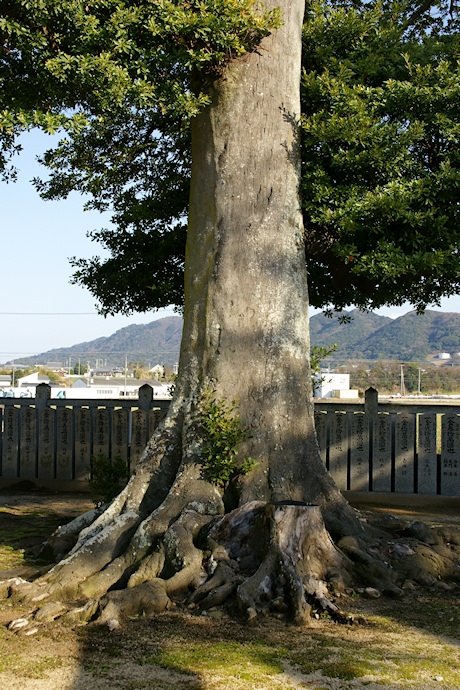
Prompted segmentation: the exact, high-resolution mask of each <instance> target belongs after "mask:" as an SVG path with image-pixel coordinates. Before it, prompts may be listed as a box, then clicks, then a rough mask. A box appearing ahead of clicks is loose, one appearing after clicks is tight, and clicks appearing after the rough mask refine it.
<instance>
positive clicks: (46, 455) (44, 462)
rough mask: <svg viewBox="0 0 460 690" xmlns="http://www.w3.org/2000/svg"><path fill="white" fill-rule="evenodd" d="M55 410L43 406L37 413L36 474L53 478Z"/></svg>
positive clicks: (44, 477) (42, 477)
mask: <svg viewBox="0 0 460 690" xmlns="http://www.w3.org/2000/svg"><path fill="white" fill-rule="evenodd" d="M55 414H56V410H53V409H50V408H49V407H45V408H44V409H43V410H40V411H39V413H38V476H39V478H40V479H54V478H55V477H54V424H55Z"/></svg>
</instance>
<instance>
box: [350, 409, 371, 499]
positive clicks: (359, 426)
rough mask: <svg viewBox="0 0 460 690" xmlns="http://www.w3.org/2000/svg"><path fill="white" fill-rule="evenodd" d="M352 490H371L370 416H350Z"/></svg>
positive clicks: (360, 414) (358, 414)
mask: <svg viewBox="0 0 460 690" xmlns="http://www.w3.org/2000/svg"><path fill="white" fill-rule="evenodd" d="M350 434H351V437H350V490H351V491H368V490H369V416H368V415H367V414H362V413H361V412H359V413H357V414H352V415H351V418H350Z"/></svg>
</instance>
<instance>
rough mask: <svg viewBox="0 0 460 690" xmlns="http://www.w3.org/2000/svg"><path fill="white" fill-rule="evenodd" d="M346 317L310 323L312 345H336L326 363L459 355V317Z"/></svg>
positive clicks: (318, 317)
mask: <svg viewBox="0 0 460 690" xmlns="http://www.w3.org/2000/svg"><path fill="white" fill-rule="evenodd" d="M349 315H350V316H351V317H352V318H353V320H352V321H351V322H350V323H348V324H347V323H345V324H341V323H340V322H339V317H338V316H337V315H334V316H333V317H332V318H331V319H329V318H327V317H325V316H324V315H323V314H318V315H316V316H313V317H312V319H311V320H310V329H311V341H312V345H320V346H324V347H327V346H330V345H332V344H334V343H337V345H338V346H339V347H338V348H337V350H336V352H334V354H333V355H332V357H331V358H330V359H329V360H328V361H334V362H338V361H340V362H344V361H347V360H350V359H366V360H378V359H396V360H401V361H405V362H408V361H423V360H426V359H427V357H428V356H429V355H434V354H437V353H439V352H449V353H450V354H454V353H457V352H460V314H456V313H447V312H439V311H426V312H425V314H417V313H416V312H415V311H411V312H409V313H408V314H404V316H400V317H399V318H397V319H389V318H386V317H382V316H378V315H377V314H371V313H370V314H365V313H364V314H363V313H361V312H359V311H358V310H354V311H352V312H351V313H350V314H349ZM327 322H329V324H328V323H327Z"/></svg>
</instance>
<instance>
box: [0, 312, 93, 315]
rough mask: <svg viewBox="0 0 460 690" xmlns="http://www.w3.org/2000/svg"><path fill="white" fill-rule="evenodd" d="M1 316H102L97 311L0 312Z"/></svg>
mask: <svg viewBox="0 0 460 690" xmlns="http://www.w3.org/2000/svg"><path fill="white" fill-rule="evenodd" d="M0 316H100V314H98V313H97V311H0Z"/></svg>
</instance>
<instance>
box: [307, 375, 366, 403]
mask: <svg viewBox="0 0 460 690" xmlns="http://www.w3.org/2000/svg"><path fill="white" fill-rule="evenodd" d="M313 395H314V396H315V398H357V397H358V391H357V390H356V389H350V374H332V373H331V372H327V371H322V372H321V373H320V374H315V375H314V376H313Z"/></svg>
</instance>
